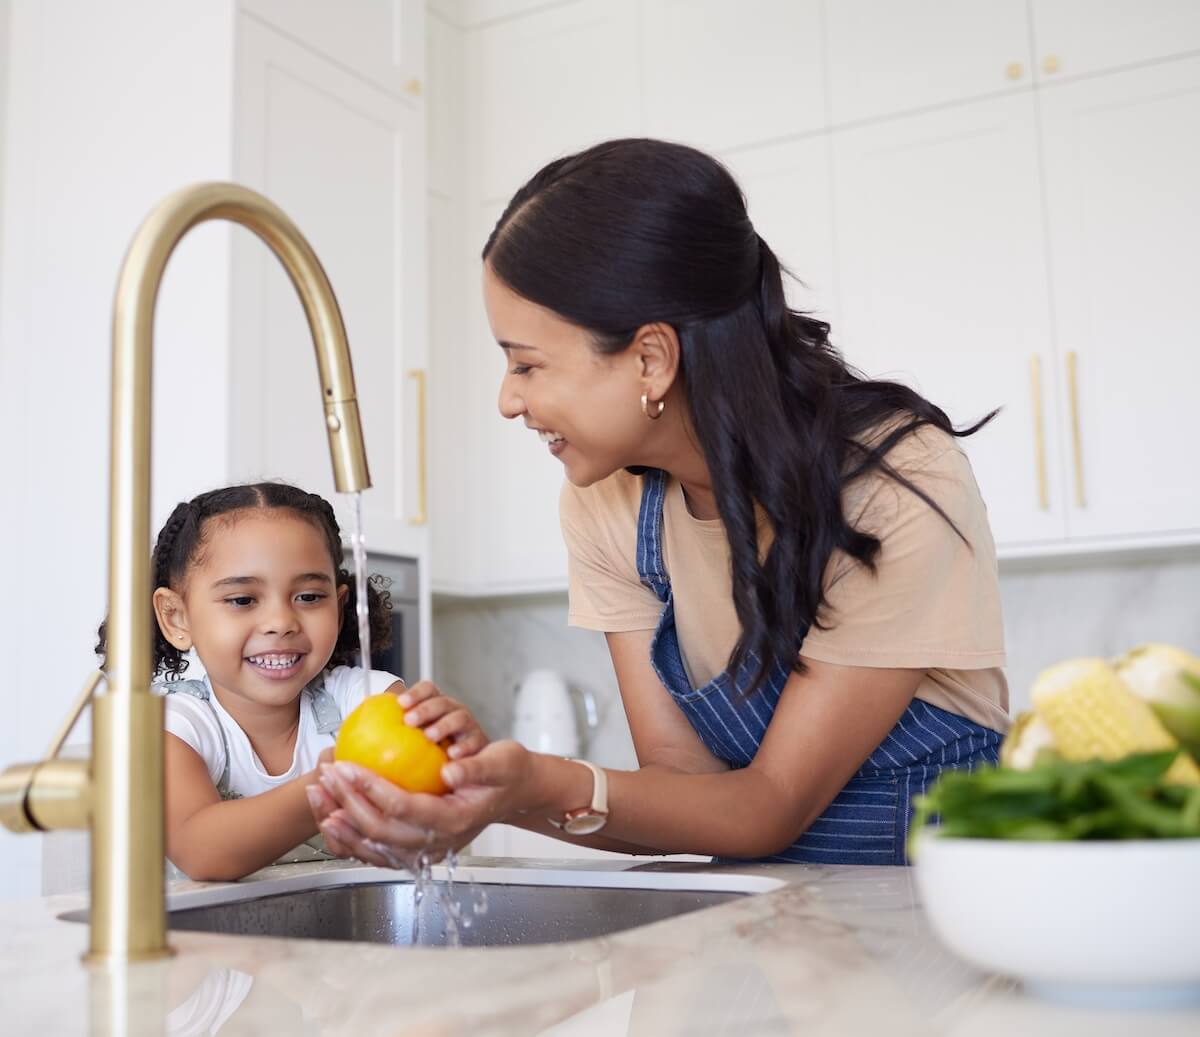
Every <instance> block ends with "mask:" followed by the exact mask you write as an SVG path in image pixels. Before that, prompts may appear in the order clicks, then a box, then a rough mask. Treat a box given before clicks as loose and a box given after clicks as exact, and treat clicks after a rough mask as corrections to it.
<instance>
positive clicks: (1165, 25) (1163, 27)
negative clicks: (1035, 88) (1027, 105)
mask: <svg viewBox="0 0 1200 1037" xmlns="http://www.w3.org/2000/svg"><path fill="white" fill-rule="evenodd" d="M1030 6H1031V10H1032V12H1033V39H1034V48H1035V52H1034V57H1035V59H1036V62H1037V75H1038V78H1039V80H1041V81H1042V82H1053V81H1054V80H1056V79H1061V78H1064V77H1069V76H1082V75H1088V74H1089V73H1094V72H1101V71H1104V70H1105V69H1111V68H1117V67H1120V66H1122V65H1134V64H1138V63H1140V62H1144V61H1153V60H1154V59H1156V58H1164V57H1169V56H1171V55H1173V54H1185V53H1187V52H1189V51H1195V50H1200V3H1197V2H1196V0H1103V3H1097V2H1096V0H1032V3H1031V5H1030Z"/></svg>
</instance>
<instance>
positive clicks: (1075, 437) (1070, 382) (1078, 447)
mask: <svg viewBox="0 0 1200 1037" xmlns="http://www.w3.org/2000/svg"><path fill="white" fill-rule="evenodd" d="M1077 366H1078V365H1077V361H1076V356H1075V351H1074V350H1072V351H1071V352H1069V353H1067V390H1068V392H1069V393H1070V395H1071V443H1072V447H1073V452H1074V455H1075V503H1076V505H1077V506H1078V507H1081V508H1086V507H1087V494H1085V493H1084V490H1083V438H1082V436H1081V435H1080V432H1079V379H1078V378H1077V376H1076V368H1077Z"/></svg>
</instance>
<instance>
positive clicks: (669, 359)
mask: <svg viewBox="0 0 1200 1037" xmlns="http://www.w3.org/2000/svg"><path fill="white" fill-rule="evenodd" d="M633 348H634V351H635V356H636V357H637V361H638V364H639V366H640V368H641V370H640V374H641V377H642V388H643V389H644V390H645V392H646V395H647V396H648V397H649V398H650V399H651V400H661V399H662V398H663V397H664V396H666V395H667V390H669V389H670V388H671V386H672V385H673V384H674V383H675V378H676V376H677V375H678V373H679V336H678V335H677V334H676V333H675V329H674V328H673V327H671V325H670V324H664V323H662V322H661V321H656V322H655V323H653V324H643V325H642V326H641V327H640V328H638V330H637V333H636V334H635V335H634V336H633Z"/></svg>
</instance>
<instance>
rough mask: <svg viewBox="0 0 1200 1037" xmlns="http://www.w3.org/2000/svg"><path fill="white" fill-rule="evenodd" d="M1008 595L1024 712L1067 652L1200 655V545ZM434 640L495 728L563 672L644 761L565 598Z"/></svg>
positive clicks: (1008, 628)
mask: <svg viewBox="0 0 1200 1037" xmlns="http://www.w3.org/2000/svg"><path fill="white" fill-rule="evenodd" d="M1000 591H1001V596H1002V599H1003V603H1004V621H1005V636H1006V640H1007V647H1008V661H1009V664H1008V670H1007V672H1008V677H1009V685H1010V689H1011V706H1012V710H1013V711H1014V712H1016V711H1018V710H1020V709H1023V708H1025V707H1026V706H1027V705H1028V702H1029V688H1030V686H1031V685H1032V683H1033V680H1034V678H1035V677H1036V676H1037V674H1038V672H1039V671H1040V670H1042V669H1043V668H1044V667H1046V666H1048V665H1050V664H1051V663H1054V662H1058V661H1059V660H1062V659H1067V658H1072V657H1075V656H1083V655H1103V656H1110V655H1114V654H1116V653H1118V652H1120V651H1123V650H1124V649H1126V648H1130V647H1132V646H1133V645H1135V644H1138V643H1140V642H1142V641H1165V642H1168V643H1172V644H1177V645H1180V646H1182V647H1186V648H1189V649H1190V650H1192V651H1194V652H1198V653H1200V551H1196V552H1190V551H1189V552H1184V553H1177V554H1173V555H1171V556H1169V557H1153V558H1148V557H1141V558H1131V559H1122V560H1112V559H1105V560H1100V561H1097V560H1095V559H1092V560H1068V561H1055V562H1049V561H1039V562H1036V563H1034V562H1026V563H1007V564H1006V565H1005V566H1004V567H1003V568H1002V571H1001V577H1000ZM433 644H434V673H435V676H436V679H437V680H438V683H439V684H440V685H441V686H442V687H443V688H444V689H445V690H446V691H447V693H448V694H451V695H454V696H455V697H458V698H461V699H462V700H463V701H465V702H467V703H468V704H469V705H470V706H471V707H472V708H473V709H474V710H475V711H476V713H477V715H478V716H479V718H480V720H481V722H482V723H483V725H484V728H485V729H486V730H488V731H489V732H495V733H496V734H497V735H499V734H502V733H503V734H507V733H508V732H509V731H510V730H511V725H512V718H513V696H514V691H515V688H516V685H517V683H518V682H519V681H520V679H521V677H522V676H523V675H524V674H526V673H527V672H528V671H530V670H533V669H540V668H549V669H554V670H558V671H559V672H560V673H562V674H563V675H564V676H565V677H566V679H567V681H568V683H571V684H574V685H575V686H577V687H580V688H586V689H587V690H589V691H591V692H592V693H593V694H594V695H595V696H596V699H597V703H598V704H599V707H600V726H599V728H598V729H597V731H596V733H595V734H594V735H593V737H592V739H591V744H590V746H589V748H588V750H587V751H588V753H589V756H590V758H591V759H593V760H595V761H596V762H598V763H601V764H604V765H606V766H610V767H630V766H633V765H634V754H633V747H632V743H631V742H630V739H629V732H628V728H627V727H626V724H625V718H624V712H623V710H622V709H621V703H620V698H619V694H618V692H617V683H616V678H615V676H614V674H613V670H612V664H611V662H610V661H609V657H608V649H607V647H606V645H605V641H604V636H603V635H602V634H598V633H594V632H592V631H588V630H577V629H574V628H571V627H568V626H567V598H566V595H565V594H549V595H543V596H538V597H519V598H518V597H514V598H493V599H481V600H464V599H454V598H444V599H440V600H439V601H438V602H437V603H436V604H435V607H434V620H433Z"/></svg>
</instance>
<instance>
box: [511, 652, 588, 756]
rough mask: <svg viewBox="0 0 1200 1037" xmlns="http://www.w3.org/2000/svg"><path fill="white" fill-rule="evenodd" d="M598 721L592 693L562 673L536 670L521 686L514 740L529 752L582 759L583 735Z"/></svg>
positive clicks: (517, 703)
mask: <svg viewBox="0 0 1200 1037" xmlns="http://www.w3.org/2000/svg"><path fill="white" fill-rule="evenodd" d="M576 700H578V703H579V705H578V706H577V705H576ZM580 708H582V710H583V718H582V722H581V719H580V714H579V709H580ZM598 722H599V719H598V716H597V713H596V699H595V698H594V697H593V695H592V693H591V692H589V691H584V690H582V689H579V688H573V687H571V686H570V685H568V684H567V681H566V678H564V677H563V675H562V674H561V673H556V672H555V671H554V670H533V671H532V672H530V673H528V674H526V676H525V678H524V679H523V680H522V681H521V683H520V684H518V685H517V696H516V703H515V716H514V717H513V738H515V739H516V740H517V741H518V742H520V743H521V744H522V745H524V746H525V748H526V749H532V750H533V751H534V752H539V753H553V754H554V755H556V756H578V755H579V754H580V752H581V751H583V749H584V745H583V741H584V738H583V732H585V731H586V732H587V733H589V734H590V732H592V731H594V730H595V729H596V726H597V724H598Z"/></svg>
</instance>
